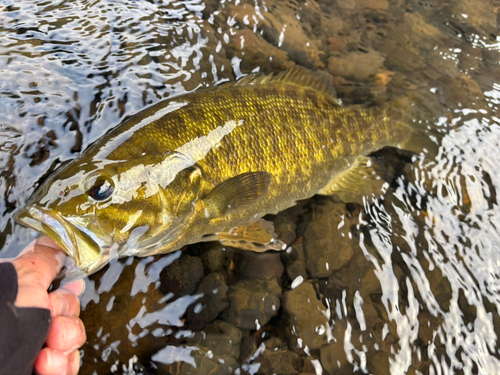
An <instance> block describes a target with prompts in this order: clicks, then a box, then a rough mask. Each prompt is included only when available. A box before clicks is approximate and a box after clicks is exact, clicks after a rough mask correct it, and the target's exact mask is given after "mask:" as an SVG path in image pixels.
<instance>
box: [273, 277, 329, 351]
mask: <svg viewBox="0 0 500 375" xmlns="http://www.w3.org/2000/svg"><path fill="white" fill-rule="evenodd" d="M283 310H284V312H285V313H286V335H287V336H288V338H289V346H290V347H291V348H292V349H293V350H295V351H298V352H302V350H304V349H305V348H306V347H307V348H308V349H309V350H312V349H318V348H320V347H321V346H322V345H324V344H326V343H327V335H326V333H327V330H328V329H330V328H329V323H328V318H327V316H328V314H327V309H326V307H325V306H324V305H323V303H322V302H321V301H320V300H319V299H318V298H317V297H316V291H315V290H314V288H313V286H312V285H311V284H308V283H303V284H301V285H299V286H298V287H297V288H295V289H293V290H289V291H287V292H286V293H284V295H283Z"/></svg>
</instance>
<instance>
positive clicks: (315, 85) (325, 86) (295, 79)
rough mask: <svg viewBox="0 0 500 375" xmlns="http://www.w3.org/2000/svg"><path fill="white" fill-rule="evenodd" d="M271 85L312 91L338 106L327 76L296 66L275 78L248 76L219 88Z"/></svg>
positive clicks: (266, 75) (258, 74)
mask: <svg viewBox="0 0 500 375" xmlns="http://www.w3.org/2000/svg"><path fill="white" fill-rule="evenodd" d="M273 83H282V84H289V85H295V86H300V87H306V88H309V89H313V90H316V91H318V92H321V93H323V94H324V95H325V96H327V97H330V98H332V99H334V101H335V103H336V104H337V105H340V103H339V102H338V100H337V93H336V92H335V89H334V88H333V86H332V84H331V82H330V79H329V78H328V76H326V75H324V74H322V73H319V72H313V71H310V70H309V69H306V68H303V67H301V66H297V65H295V66H292V67H291V68H289V69H287V70H285V71H284V72H281V73H278V74H277V75H276V76H274V75H273V74H262V73H256V74H249V75H247V76H246V77H244V78H242V79H240V80H239V81H236V82H230V83H227V84H224V85H223V86H221V87H220V88H228V87H242V86H253V85H268V84H273Z"/></svg>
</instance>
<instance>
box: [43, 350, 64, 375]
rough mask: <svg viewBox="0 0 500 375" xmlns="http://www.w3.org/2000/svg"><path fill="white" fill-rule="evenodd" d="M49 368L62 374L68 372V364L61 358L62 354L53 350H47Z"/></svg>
mask: <svg viewBox="0 0 500 375" xmlns="http://www.w3.org/2000/svg"><path fill="white" fill-rule="evenodd" d="M46 358H47V359H46V360H47V368H50V369H52V371H54V370H56V371H57V372H58V373H60V374H61V375H64V374H65V373H66V368H65V367H66V364H65V363H64V362H63V361H62V360H61V359H62V358H61V354H59V353H55V352H53V351H52V350H48V351H47V352H46Z"/></svg>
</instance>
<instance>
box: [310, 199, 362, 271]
mask: <svg viewBox="0 0 500 375" xmlns="http://www.w3.org/2000/svg"><path fill="white" fill-rule="evenodd" d="M320 202H321V204H319V203H315V204H312V205H311V213H310V215H309V217H308V219H309V220H310V221H309V225H308V226H307V228H306V229H305V232H304V240H303V244H304V253H305V258H306V268H307V270H308V271H309V273H310V274H311V276H312V277H328V276H330V275H331V274H332V272H333V271H335V270H338V269H339V268H341V267H342V266H344V265H345V264H346V263H347V262H349V260H350V259H351V257H352V256H353V254H354V250H353V245H352V240H351V238H349V232H350V221H349V219H348V217H347V211H346V206H345V204H344V203H341V202H335V201H333V200H332V199H326V198H325V199H321V200H320Z"/></svg>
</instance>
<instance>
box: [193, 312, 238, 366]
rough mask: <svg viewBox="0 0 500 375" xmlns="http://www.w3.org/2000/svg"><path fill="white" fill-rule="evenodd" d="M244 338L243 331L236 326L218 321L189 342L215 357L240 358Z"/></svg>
mask: <svg viewBox="0 0 500 375" xmlns="http://www.w3.org/2000/svg"><path fill="white" fill-rule="evenodd" d="M242 337H243V335H242V333H241V331H240V330H239V329H238V328H236V327H235V326H234V325H232V324H229V323H227V322H224V321H222V320H216V321H215V322H213V323H212V324H210V325H208V326H207V328H206V329H205V330H204V331H203V332H197V333H196V334H195V336H194V338H192V339H190V340H189V341H188V342H189V344H191V345H195V346H197V347H200V348H203V349H205V350H207V351H208V350H210V351H211V352H212V354H213V355H214V356H215V357H221V356H222V357H225V356H229V357H233V358H238V357H239V356H240V347H241V339H242Z"/></svg>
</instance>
